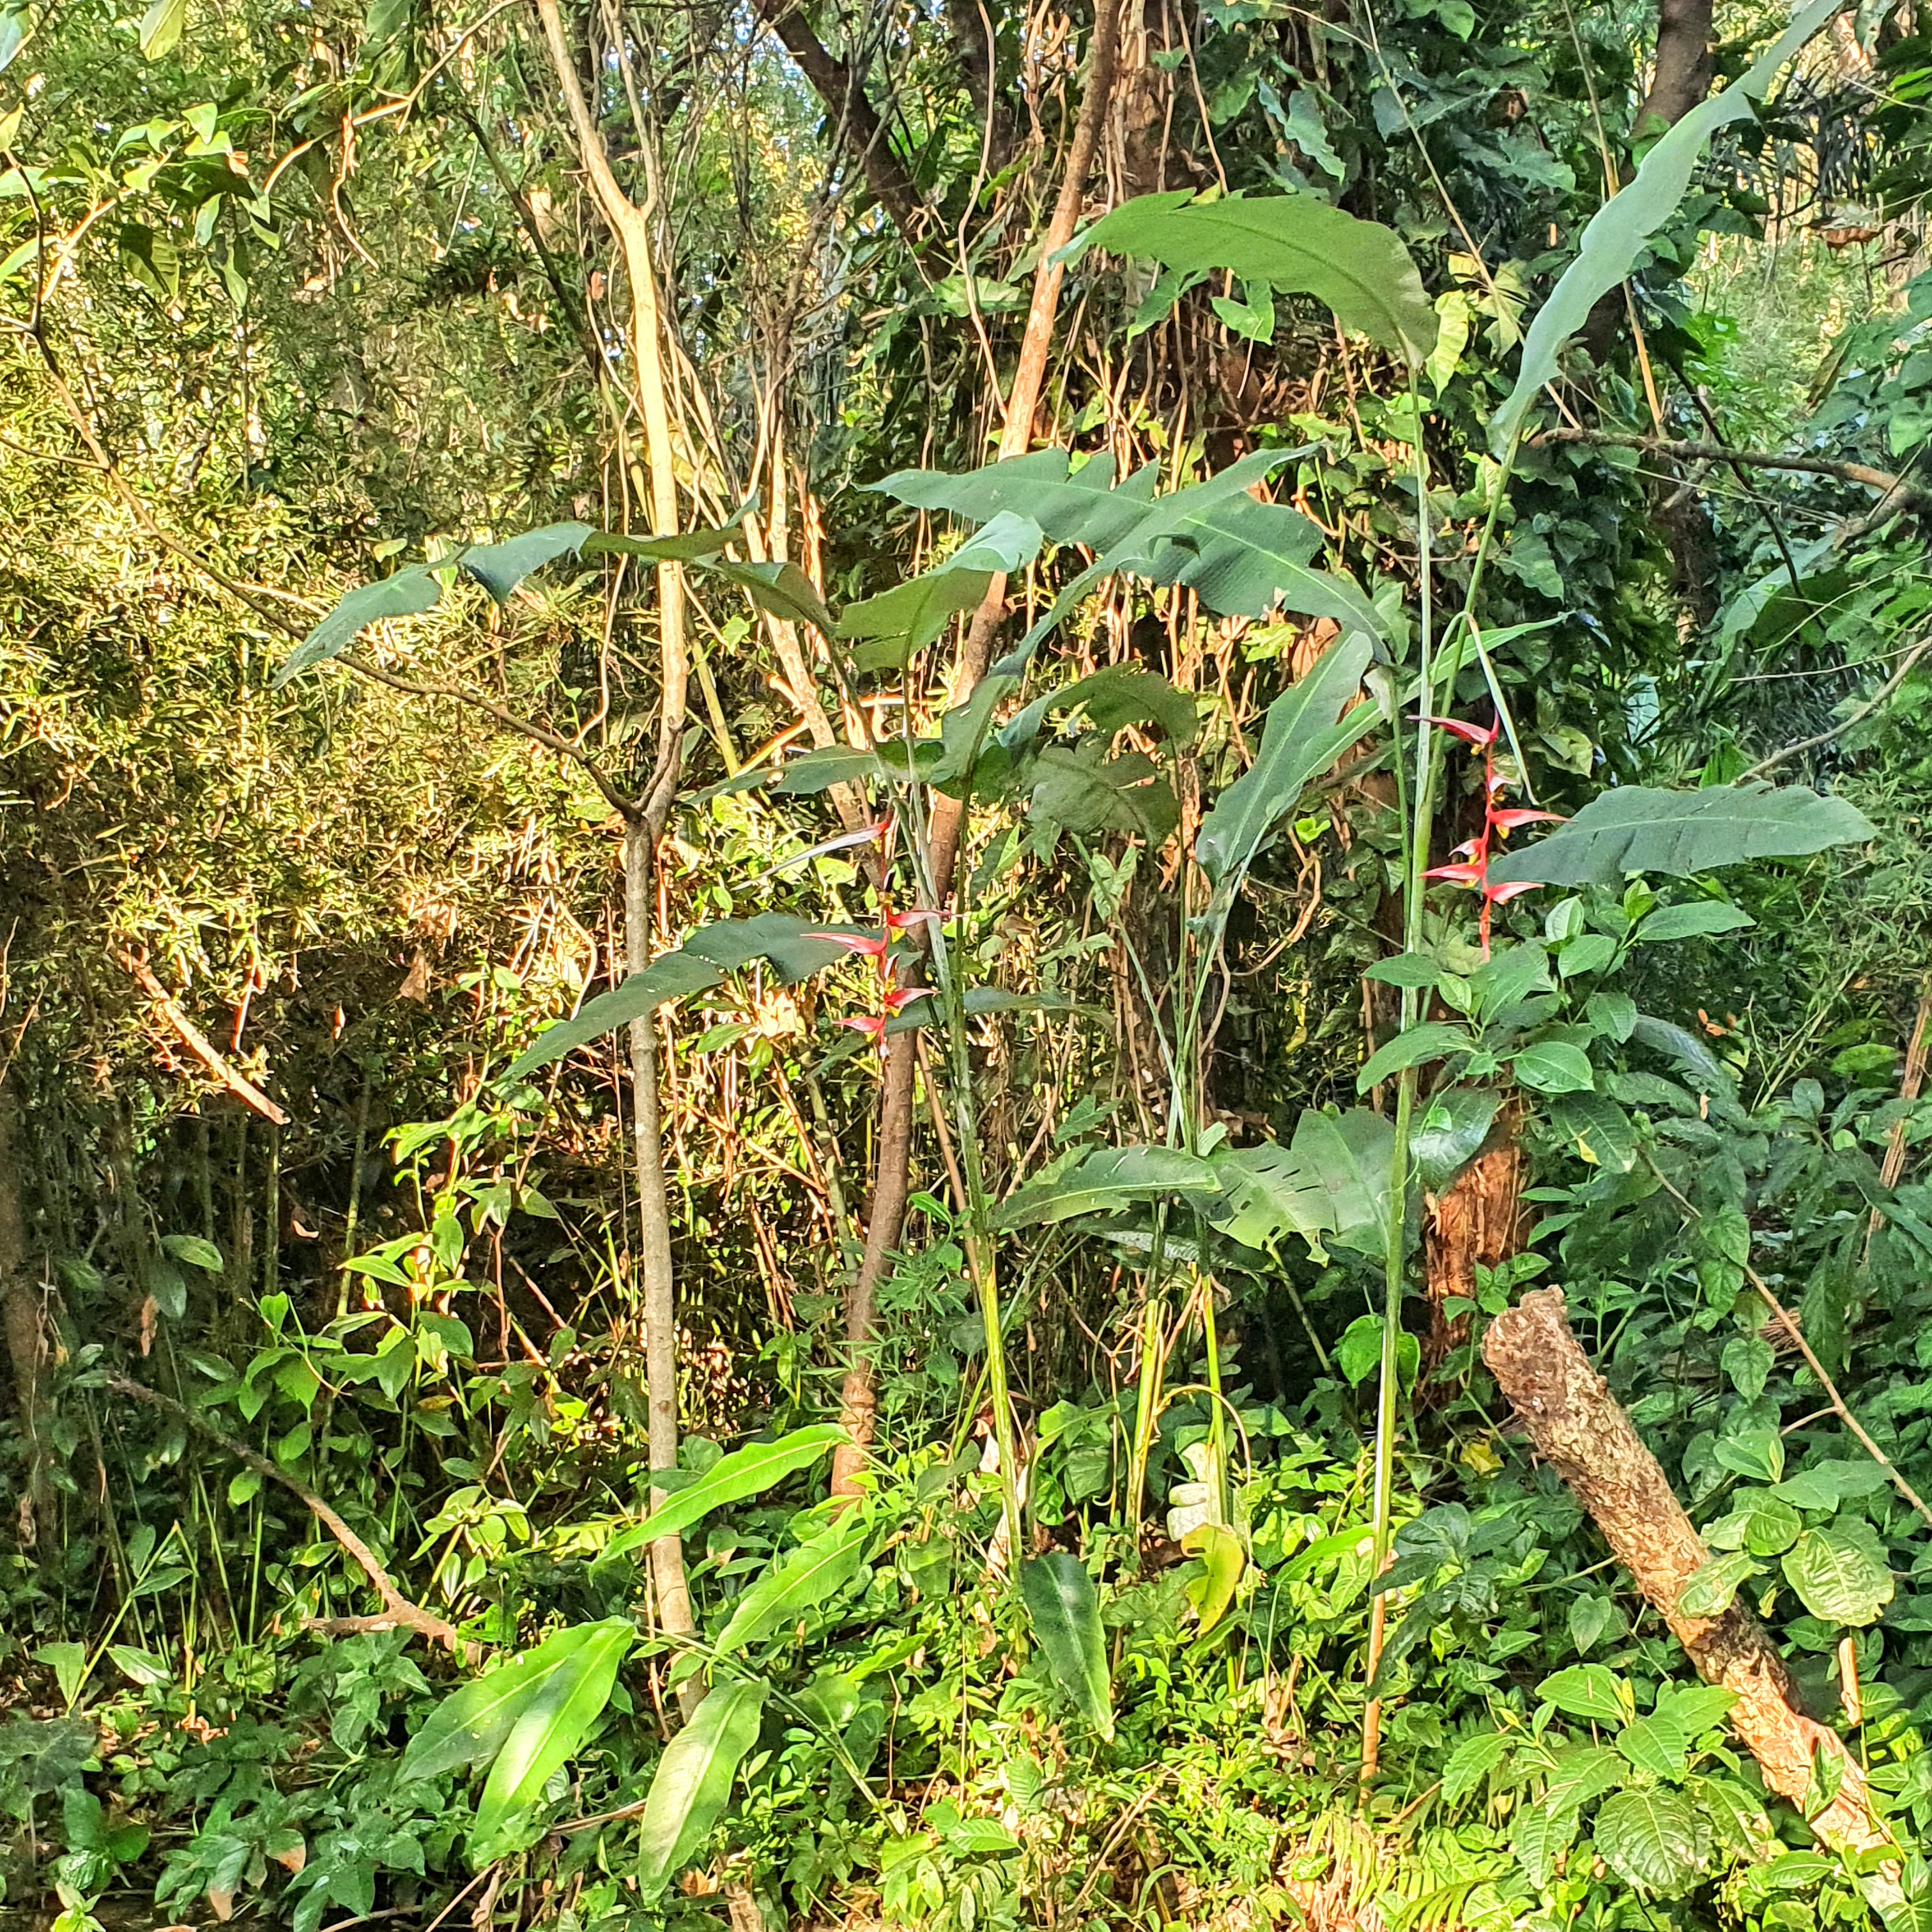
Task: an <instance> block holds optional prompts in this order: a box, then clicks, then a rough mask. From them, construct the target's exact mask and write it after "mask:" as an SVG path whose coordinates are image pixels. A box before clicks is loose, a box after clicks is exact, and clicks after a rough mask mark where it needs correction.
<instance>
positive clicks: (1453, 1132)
mask: <svg viewBox="0 0 1932 1932" xmlns="http://www.w3.org/2000/svg"><path fill="white" fill-rule="evenodd" d="M1499 1106H1502V1095H1501V1094H1499V1093H1498V1092H1497V1091H1496V1089H1495V1088H1493V1087H1451V1088H1448V1089H1447V1090H1446V1091H1444V1092H1442V1093H1440V1094H1436V1095H1434V1096H1433V1097H1432V1098H1431V1099H1430V1100H1429V1102H1428V1103H1427V1105H1426V1106H1425V1107H1424V1109H1423V1112H1422V1118H1421V1119H1420V1120H1419V1121H1417V1123H1416V1124H1415V1127H1413V1128H1412V1130H1410V1133H1409V1154H1410V1156H1411V1157H1412V1159H1413V1160H1414V1161H1415V1171H1416V1175H1417V1177H1418V1178H1419V1179H1420V1180H1421V1183H1422V1184H1423V1186H1424V1187H1426V1188H1427V1189H1428V1190H1429V1191H1430V1193H1433V1194H1439V1193H1441V1192H1442V1190H1443V1189H1444V1188H1445V1187H1448V1185H1449V1184H1450V1182H1451V1181H1454V1179H1455V1178H1456V1177H1457V1175H1459V1174H1460V1173H1461V1172H1462V1171H1463V1169H1464V1168H1466V1167H1467V1166H1469V1163H1470V1162H1471V1161H1472V1160H1475V1157H1477V1155H1478V1154H1480V1153H1481V1151H1482V1148H1483V1143H1484V1141H1486V1140H1487V1139H1488V1138H1489V1134H1490V1124H1491V1123H1492V1122H1493V1121H1494V1120H1495V1119H1496V1109H1498V1108H1499Z"/></svg>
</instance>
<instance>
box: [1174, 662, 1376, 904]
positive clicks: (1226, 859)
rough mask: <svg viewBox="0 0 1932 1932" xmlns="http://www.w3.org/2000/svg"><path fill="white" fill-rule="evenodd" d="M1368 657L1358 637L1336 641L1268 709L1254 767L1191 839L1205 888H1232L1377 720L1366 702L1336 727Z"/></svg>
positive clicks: (1228, 790)
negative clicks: (1310, 790)
mask: <svg viewBox="0 0 1932 1932" xmlns="http://www.w3.org/2000/svg"><path fill="white" fill-rule="evenodd" d="M1369 658H1370V646H1369V640H1368V639H1367V637H1364V636H1363V635H1361V634H1360V633H1357V634H1353V635H1350V636H1346V637H1341V638H1340V639H1338V640H1337V641H1336V642H1335V643H1332V644H1331V645H1330V646H1328V649H1326V650H1325V651H1324V652H1322V655H1321V656H1320V657H1319V658H1317V659H1316V661H1315V662H1314V663H1313V664H1311V665H1310V667H1309V668H1308V670H1307V672H1306V673H1304V675H1303V676H1301V677H1299V678H1298V679H1296V680H1295V683H1294V684H1293V685H1291V686H1290V687H1289V689H1288V690H1286V691H1284V692H1283V694H1281V696H1280V697H1278V698H1277V699H1276V700H1275V701H1274V703H1272V704H1271V705H1270V706H1268V717H1267V719H1266V721H1265V723H1264V724H1263V725H1262V743H1261V750H1260V751H1259V753H1258V754H1257V755H1256V759H1255V761H1254V763H1253V764H1252V765H1251V766H1249V768H1248V769H1247V770H1246V771H1245V772H1243V773H1242V774H1241V776H1240V777H1239V778H1237V779H1236V780H1235V781H1234V783H1233V784H1231V785H1229V787H1227V788H1226V790H1224V791H1223V793H1221V795H1220V797H1219V798H1217V799H1216V800H1215V801H1214V805H1212V807H1211V808H1210V809H1209V810H1208V812H1207V813H1206V814H1205V815H1204V816H1203V817H1202V820H1201V827H1200V830H1199V832H1198V833H1197V834H1196V838H1195V841H1194V855H1195V859H1196V862H1197V863H1198V864H1199V865H1200V867H1201V869H1202V871H1203V872H1204V873H1205V874H1207V877H1208V882H1209V883H1210V884H1211V885H1213V886H1216V887H1217V888H1220V887H1221V886H1223V885H1224V884H1226V885H1228V886H1229V887H1230V889H1232V886H1235V885H1238V883H1239V882H1240V880H1241V878H1242V877H1243V876H1244V874H1245V873H1246V872H1247V868H1248V867H1249V866H1250V865H1252V864H1253V862H1254V859H1255V856H1256V853H1259V851H1260V850H1261V848H1262V845H1263V844H1265V842H1266V841H1267V839H1268V837H1269V835H1271V833H1272V832H1274V828H1275V827H1276V826H1277V825H1278V824H1279V823H1280V822H1281V820H1282V818H1283V816H1284V815H1285V814H1286V813H1288V812H1289V811H1292V810H1293V808H1294V807H1295V801H1296V800H1297V799H1299V798H1300V797H1301V794H1302V792H1303V790H1304V789H1305V788H1306V787H1307V784H1308V783H1309V781H1310V780H1311V779H1313V778H1316V777H1318V776H1319V775H1320V774H1321V773H1322V772H1325V771H1326V770H1327V769H1328V768H1329V766H1331V765H1332V764H1334V763H1335V761H1336V760H1337V759H1338V758H1339V757H1340V756H1341V755H1342V754H1343V752H1344V751H1346V750H1347V749H1348V748H1349V745H1352V744H1353V743H1355V742H1356V740H1357V739H1359V738H1360V737H1361V736H1363V735H1364V733H1366V732H1367V730H1369V729H1370V727H1371V726H1372V725H1373V724H1374V723H1375V722H1376V716H1377V713H1376V707H1375V706H1373V705H1372V704H1361V705H1358V706H1356V707H1355V709H1354V710H1353V711H1352V712H1349V715H1348V717H1347V718H1346V719H1344V720H1343V721H1341V722H1340V723H1338V722H1337V718H1338V716H1339V715H1340V712H1341V709H1342V707H1343V705H1345V704H1346V703H1348V701H1349V699H1350V698H1351V697H1353V696H1354V695H1355V693H1356V691H1358V690H1359V689H1360V688H1361V682H1362V677H1363V674H1364V672H1366V671H1367V669H1368V667H1369Z"/></svg>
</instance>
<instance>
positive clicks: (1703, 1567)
mask: <svg viewBox="0 0 1932 1932" xmlns="http://www.w3.org/2000/svg"><path fill="white" fill-rule="evenodd" d="M1760 1574H1762V1573H1761V1572H1760V1570H1759V1568H1758V1566H1757V1564H1756V1563H1755V1562H1754V1561H1753V1560H1752V1559H1751V1556H1750V1553H1748V1551H1745V1550H1733V1551H1732V1553H1730V1555H1729V1556H1714V1557H1712V1559H1711V1560H1710V1561H1709V1562H1708V1563H1700V1565H1698V1566H1697V1568H1696V1569H1695V1570H1694V1571H1691V1574H1690V1575H1689V1576H1688V1577H1685V1580H1684V1582H1683V1584H1682V1587H1681V1588H1680V1589H1679V1591H1678V1592H1677V1614H1678V1615H1679V1616H1680V1617H1721V1616H1723V1615H1724V1613H1725V1612H1726V1611H1727V1610H1729V1609H1730V1607H1731V1604H1732V1602H1733V1600H1734V1599H1735V1598H1736V1595H1737V1594H1738V1592H1739V1590H1741V1589H1742V1588H1743V1587H1744V1586H1745V1584H1746V1583H1749V1582H1750V1581H1751V1578H1752V1577H1756V1576H1758V1575H1760Z"/></svg>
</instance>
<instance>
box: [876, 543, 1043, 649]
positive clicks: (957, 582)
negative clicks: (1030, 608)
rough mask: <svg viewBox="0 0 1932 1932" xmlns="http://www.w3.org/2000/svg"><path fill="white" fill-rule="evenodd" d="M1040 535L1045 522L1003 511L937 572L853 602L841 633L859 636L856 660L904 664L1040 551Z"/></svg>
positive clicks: (937, 569) (910, 579)
mask: <svg viewBox="0 0 1932 1932" xmlns="http://www.w3.org/2000/svg"><path fill="white" fill-rule="evenodd" d="M1040 538H1041V532H1040V526H1039V524H1037V523H1035V522H1034V521H1033V520H1032V519H1031V517H1022V516H1016V514H1014V513H1013V511H1010V510H1002V511H1001V512H1000V513H999V514H998V515H997V516H995V517H993V518H992V520H991V521H990V522H989V523H987V525H986V527H985V528H984V529H982V530H980V532H979V533H978V534H977V535H975V536H974V537H973V538H971V541H968V542H967V543H965V544H962V545H961V546H960V547H959V549H958V550H955V551H954V552H953V554H952V555H951V556H949V557H947V559H945V560H944V562H941V563H939V564H937V565H935V566H934V567H933V568H932V569H931V570H929V571H924V572H923V573H922V574H920V575H919V576H917V577H908V578H907V580H906V581H905V582H904V583H898V584H895V585H894V586H892V589H889V590H885V591H881V592H880V593H879V595H877V596H876V597H867V598H862V599H861V600H860V601H859V602H858V603H856V604H847V605H846V607H845V614H844V616H843V617H841V619H839V621H838V634H839V636H840V637H844V638H847V639H853V640H858V643H859V648H858V649H857V650H856V651H855V652H853V663H854V664H856V666H857V667H858V668H859V670H898V669H899V668H901V667H903V666H904V664H905V662H906V661H907V658H910V656H911V655H913V652H916V651H921V650H923V649H925V648H926V646H927V645H928V644H929V643H932V640H933V639H934V638H935V637H938V635H939V634H940V632H941V631H943V630H944V628H946V626H947V623H948V622H950V619H952V618H953V617H954V616H956V615H957V614H958V613H959V612H960V611H962V610H971V609H972V608H973V607H974V605H975V604H978V603H979V602H980V601H981V600H982V599H983V598H984V597H985V596H986V591H987V588H988V586H989V585H990V584H991V583H992V580H993V579H994V578H995V577H996V576H999V575H1002V574H1004V573H1005V572H1007V571H1011V570H1014V569H1016V568H1019V565H1022V564H1023V563H1025V562H1027V561H1028V559H1030V558H1031V557H1033V556H1036V555H1037V554H1038V553H1039V550H1040Z"/></svg>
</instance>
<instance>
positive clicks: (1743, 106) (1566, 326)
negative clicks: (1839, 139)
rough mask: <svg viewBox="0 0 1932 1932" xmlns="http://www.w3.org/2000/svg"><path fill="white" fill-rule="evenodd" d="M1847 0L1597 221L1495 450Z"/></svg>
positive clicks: (1541, 321) (1703, 107)
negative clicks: (1697, 176) (1702, 173)
mask: <svg viewBox="0 0 1932 1932" xmlns="http://www.w3.org/2000/svg"><path fill="white" fill-rule="evenodd" d="M1841 4H1842V0H1811V5H1809V6H1808V7H1805V9H1804V10H1803V11H1802V13H1798V14H1797V15H1796V16H1795V17H1794V18H1793V20H1792V23H1791V25H1790V27H1789V28H1787V30H1786V31H1784V33H1783V34H1781V35H1780V36H1779V37H1778V39H1777V40H1775V41H1774V42H1773V43H1772V46H1770V47H1769V49H1767V50H1766V52H1765V53H1764V54H1763V56H1762V57H1761V58H1759V59H1758V60H1757V61H1756V62H1754V63H1753V64H1752V65H1751V68H1750V71H1748V73H1746V74H1744V75H1743V76H1742V77H1741V78H1740V79H1739V80H1735V81H1733V83H1731V84H1730V86H1729V87H1727V88H1726V89H1724V92H1722V93H1721V94H1717V95H1712V96H1710V97H1709V98H1707V99H1706V100H1704V101H1700V102H1699V104H1697V106H1696V107H1693V108H1692V109H1691V111H1690V112H1689V113H1688V114H1686V115H1684V116H1683V117H1682V119H1680V120H1679V121H1678V122H1677V123H1676V125H1675V126H1673V127H1672V128H1671V129H1670V132H1669V133H1667V134H1666V135H1665V136H1664V138H1663V139H1661V140H1660V141H1659V142H1658V143H1657V145H1655V147H1653V148H1652V149H1651V151H1650V152H1649V154H1646V156H1645V157H1644V158H1643V165H1642V166H1640V167H1639V168H1638V169H1637V175H1636V178H1635V179H1634V180H1633V181H1631V183H1630V184H1629V185H1628V187H1625V188H1623V189H1622V190H1619V192H1618V193H1616V194H1613V196H1611V197H1610V199H1609V200H1608V201H1607V202H1604V205H1603V206H1602V207H1601V208H1598V211H1597V212H1596V213H1595V214H1594V215H1592V217H1591V218H1590V223H1589V226H1588V227H1586V229H1584V230H1583V243H1582V245H1581V246H1580V248H1579V249H1578V251H1577V259H1576V260H1575V261H1574V262H1572V263H1571V264H1570V266H1569V267H1568V268H1567V269H1565V270H1564V272H1563V274H1562V277H1561V278H1560V279H1559V281H1558V282H1557V284H1556V287H1555V288H1554V289H1553V290H1551V291H1550V296H1549V299H1548V300H1547V301H1546V302H1544V305H1543V306H1542V308H1540V309H1539V310H1538V311H1537V313H1536V316H1535V320H1533V321H1532V323H1531V324H1530V326H1529V332H1528V333H1527V335H1526V336H1525V338H1524V340H1523V359H1522V362H1521V363H1520V365H1519V366H1518V369H1517V379H1516V386H1515V388H1514V389H1512V390H1511V392H1510V393H1509V398H1508V401H1506V402H1505V403H1504V404H1503V406H1502V408H1501V409H1499V410H1498V411H1497V412H1496V415H1495V416H1494V417H1493V419H1491V421H1490V447H1491V449H1493V451H1494V452H1496V455H1498V456H1499V457H1501V456H1502V455H1503V454H1504V452H1505V451H1506V450H1507V449H1508V446H1509V445H1510V443H1511V442H1512V441H1513V440H1514V438H1515V437H1516V436H1517V433H1518V431H1520V429H1521V428H1522V425H1523V417H1524V416H1525V415H1526V413H1527V412H1528V410H1529V405H1530V404H1531V402H1532V401H1533V400H1534V399H1535V397H1536V395H1537V393H1538V392H1539V391H1540V390H1541V389H1542V388H1543V386H1544V384H1545V383H1549V382H1551V381H1553V380H1555V378H1556V374H1557V358H1558V356H1559V354H1560V353H1561V352H1562V348H1563V346H1564V344H1565V343H1566V342H1568V341H1569V339H1570V338H1571V336H1573V335H1575V334H1576V333H1577V331H1578V330H1579V329H1581V328H1582V327H1583V323H1584V321H1585V320H1586V318H1587V317H1588V316H1589V313H1590V311H1591V310H1592V309H1593V308H1595V306H1596V305H1597V303H1598V301H1599V299H1601V297H1603V296H1605V295H1607V294H1608V293H1610V290H1613V289H1614V288H1615V287H1616V286H1617V284H1619V282H1621V281H1624V280H1625V278H1626V277H1627V276H1628V275H1629V274H1630V272H1631V269H1633V268H1634V266H1636V264H1637V257H1638V256H1639V255H1640V254H1641V253H1642V252H1643V248H1644V245H1645V244H1646V242H1649V239H1650V238H1651V237H1652V236H1653V235H1655V233H1657V231H1658V229H1660V228H1661V227H1662V226H1664V223H1666V222H1667V221H1668V220H1670V218H1671V217H1672V216H1673V214H1676V211H1677V209H1678V207H1679V204H1680V203H1681V202H1682V200H1683V199H1684V196H1685V193H1686V191H1687V190H1688V188H1689V187H1690V184H1691V174H1692V172H1693V171H1694V169H1695V168H1696V166H1697V162H1698V160H1699V157H1700V156H1701V155H1702V154H1703V151H1704V145H1705V143H1706V142H1707V141H1709V139H1710V138H1711V136H1712V134H1714V133H1715V132H1716V131H1717V130H1718V128H1720V127H1723V126H1724V125H1725V124H1727V123H1728V122H1730V121H1741V120H1743V119H1745V118H1747V117H1748V115H1750V113H1751V104H1752V103H1753V102H1754V101H1760V100H1762V99H1763V98H1764V96H1765V95H1766V93H1767V92H1769V89H1770V87H1771V84H1772V81H1773V80H1775V79H1776V77H1777V75H1778V70H1779V69H1780V68H1782V67H1783V66H1784V64H1785V63H1786V62H1787V61H1789V60H1790V58H1791V57H1792V56H1793V55H1794V54H1796V52H1798V50H1799V48H1801V47H1802V46H1804V44H1805V42H1806V41H1807V40H1809V39H1810V38H1811V36H1812V35H1813V34H1815V33H1816V32H1817V31H1818V29H1819V28H1820V27H1821V26H1823V25H1824V23H1826V21H1827V20H1829V19H1830V18H1831V17H1832V15H1833V14H1834V13H1837V12H1838V9H1839V7H1840V5H1841Z"/></svg>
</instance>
